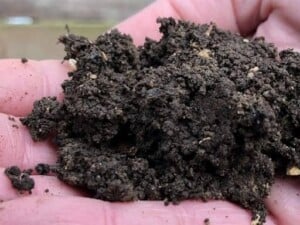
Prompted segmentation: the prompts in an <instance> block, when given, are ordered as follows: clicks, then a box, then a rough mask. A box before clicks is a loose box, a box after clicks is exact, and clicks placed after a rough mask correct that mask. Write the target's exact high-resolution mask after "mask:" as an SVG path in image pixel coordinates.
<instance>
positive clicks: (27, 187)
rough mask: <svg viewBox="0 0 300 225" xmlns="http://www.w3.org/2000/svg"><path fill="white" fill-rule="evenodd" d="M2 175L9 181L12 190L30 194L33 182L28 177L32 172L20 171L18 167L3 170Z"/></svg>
mask: <svg viewBox="0 0 300 225" xmlns="http://www.w3.org/2000/svg"><path fill="white" fill-rule="evenodd" d="M4 173H5V174H6V176H7V177H8V178H9V179H10V181H11V183H12V185H13V187H14V188H16V189H17V190H19V191H20V192H22V191H26V192H29V193H30V194H31V190H32V189H33V188H34V180H33V179H32V178H31V177H30V175H31V173H32V170H31V169H29V170H24V171H21V170H20V168H19V167H17V166H12V167H8V168H6V169H5V171H4Z"/></svg>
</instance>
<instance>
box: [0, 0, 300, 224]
mask: <svg viewBox="0 0 300 225" xmlns="http://www.w3.org/2000/svg"><path fill="white" fill-rule="evenodd" d="M170 2H171V3H170ZM192 2H194V4H192ZM240 2H241V1H240ZM240 2H237V1H236V2H233V3H231V2H230V1H222V2H220V1H204V0H202V1H200V0H198V1H189V2H187V1H185V2H184V1H179V0H178V1H167V0H164V1H163V0H162V1H157V2H155V3H154V4H153V5H151V6H149V7H148V8H147V9H145V10H144V11H143V12H142V13H140V14H138V15H136V16H134V17H132V18H130V19H129V20H127V21H125V22H124V23H122V24H120V26H119V28H120V29H121V30H122V31H123V32H127V33H131V34H132V35H133V36H134V38H135V41H136V43H138V44H140V43H142V40H143V39H144V36H145V35H146V36H150V37H153V38H157V37H158V33H157V31H156V30H157V28H156V25H155V19H156V17H158V16H160V17H165V16H175V17H176V18H183V19H186V20H192V21H195V22H209V21H211V20H212V21H214V22H216V23H217V24H218V25H219V26H221V27H223V28H226V29H230V30H232V31H241V33H242V34H243V35H251V33H253V31H254V30H255V27H258V29H257V32H256V33H257V35H258V36H261V35H264V36H266V38H267V39H268V40H269V41H273V42H275V43H276V44H277V45H278V46H279V47H281V48H286V47H294V48H296V49H300V46H299V43H300V42H299V41H298V42H297V40H299V38H300V33H297V31H298V30H300V29H299V26H300V25H299V24H298V25H297V24H296V22H297V21H299V19H300V16H299V15H298V14H297V10H296V9H297V6H296V5H295V4H294V5H292V4H289V5H288V3H287V1H286V2H285V3H284V4H282V3H280V1H264V2H262V4H259V2H258V1H249V2H247V4H246V3H244V5H242V3H240ZM243 2H244V1H243ZM200 3H202V4H200ZM291 5H292V7H290V6H291ZM288 6H289V8H288ZM189 7H190V8H189ZM259 7H261V8H259ZM233 8H235V13H233V11H234V10H233ZM271 8H273V10H269V9H271ZM299 8H300V5H299V6H298V9H299ZM175 9H177V10H175ZM288 10H291V11H288ZM293 10H295V12H294V13H293V12H292V11H293ZM193 12H194V13H193ZM256 12H260V16H255V15H254V14H257V13H256ZM234 14H235V15H236V16H235V15H234ZM267 16H269V17H268V18H269V19H268V20H267V21H266V22H265V23H261V21H262V20H263V19H264V18H265V17H267ZM256 17H257V19H256V20H252V18H256ZM237 21H238V22H237ZM297 26H298V27H297ZM270 31H271V32H272V33H271V32H270ZM297 45H298V46H297ZM68 70H69V68H68V65H67V64H60V62H58V61H40V62H36V61H29V62H28V63H26V64H22V63H21V62H20V60H2V61H0V112H1V113H0V167H2V168H5V167H7V166H11V165H18V166H20V167H21V168H23V169H25V168H33V167H34V166H35V165H36V164H37V163H40V162H44V163H49V164H53V163H54V162H55V161H56V156H55V150H54V148H53V146H51V145H50V143H45V142H42V143H35V142H33V141H32V140H31V137H30V135H29V133H28V131H27V129H26V128H24V127H23V126H22V125H21V124H20V123H19V120H18V118H16V119H15V121H12V120H9V119H8V116H9V115H12V116H15V117H21V116H24V115H26V114H28V113H29V112H30V111H31V109H32V104H33V102H34V100H36V99H40V98H41V97H43V96H53V95H56V96H58V97H59V98H62V95H61V88H60V84H61V83H62V81H63V80H64V79H66V78H67V71H68ZM14 124H15V125H17V126H13V125H14ZM17 127H18V128H17ZM3 170H4V169H1V170H0V199H2V200H4V202H3V203H0V224H1V225H2V224H3V225H6V224H9V225H14V224H26V225H33V224H60V225H61V224H69V225H75V224H76V225H81V224H82V225H83V224H87V225H89V224H93V225H97V224H104V225H108V224H116V225H118V224H124V225H126V224H130V225H131V224H132V225H134V224H155V223H156V224H157V225H163V224H185V225H194V224H204V219H205V218H209V220H210V224H239V225H243V224H249V223H250V220H251V216H250V214H249V212H247V211H246V210H243V209H241V208H239V207H237V206H235V205H233V204H231V203H228V202H224V201H210V202H208V203H203V202H200V201H185V202H182V203H180V204H179V205H178V206H168V207H165V206H164V205H163V203H162V202H153V201H148V202H143V201H140V202H135V203H107V202H103V201H100V200H94V199H89V198H85V197H84V194H83V193H81V192H79V191H77V190H75V189H72V188H70V187H68V186H67V185H65V184H63V183H61V182H60V181H58V180H57V179H56V178H55V177H53V176H38V175H34V176H33V177H34V179H35V181H36V187H35V189H33V193H32V195H31V196H26V197H22V195H20V194H18V193H16V192H15V190H13V189H12V188H11V185H10V183H9V181H8V179H7V178H6V177H5V176H4V173H3ZM46 189H49V192H48V193H45V190H46ZM299 193H300V183H299V180H296V179H293V180H292V179H289V180H288V179H285V180H278V181H277V182H276V184H275V185H274V187H273V189H272V193H271V196H270V197H269V198H268V199H267V200H266V204H267V207H268V209H269V211H270V215H269V216H268V218H267V223H266V224H269V225H271V224H278V225H296V224H299V222H298V221H300V211H299V209H300V201H299V198H300V197H299Z"/></svg>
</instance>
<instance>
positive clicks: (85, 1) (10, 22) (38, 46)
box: [0, 0, 152, 59]
mask: <svg viewBox="0 0 300 225" xmlns="http://www.w3.org/2000/svg"><path fill="white" fill-rule="evenodd" d="M150 2H152V0H0V58H21V57H26V58H30V59H62V58H63V56H64V52H63V46H62V45H58V44H57V38H58V37H59V36H60V35H62V34H65V33H66V30H65V25H66V24H68V25H69V28H70V30H71V32H72V33H75V34H79V35H83V36H87V37H89V38H91V39H95V38H96V37H97V36H98V35H99V34H100V33H102V32H104V31H106V30H107V29H109V28H110V27H112V26H113V25H115V24H117V23H118V22H120V21H121V20H123V19H125V18H127V17H128V16H130V15H132V14H134V13H135V12H137V11H138V10H140V9H141V8H143V7H145V6H146V5H147V4H149V3H150Z"/></svg>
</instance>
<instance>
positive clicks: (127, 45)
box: [21, 18, 300, 224]
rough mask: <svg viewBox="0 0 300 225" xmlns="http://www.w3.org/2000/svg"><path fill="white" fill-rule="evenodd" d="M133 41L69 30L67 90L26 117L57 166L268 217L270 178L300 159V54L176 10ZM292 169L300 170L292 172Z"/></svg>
mask: <svg viewBox="0 0 300 225" xmlns="http://www.w3.org/2000/svg"><path fill="white" fill-rule="evenodd" d="M159 23H160V24H161V26H160V32H161V33H162V34H163V37H162V38H161V40H159V41H154V40H150V39H147V40H146V42H145V44H144V45H143V46H141V47H138V48H137V47H135V45H134V44H133V42H132V39H131V37H130V36H127V35H124V34H121V33H119V32H118V31H117V30H113V31H111V32H110V33H106V34H103V35H100V36H99V37H98V38H97V39H96V40H95V41H93V42H92V41H89V40H88V39H87V38H85V37H80V36H76V35H73V34H67V35H64V36H62V37H60V39H59V41H60V42H61V43H63V44H64V45H65V51H66V57H65V60H70V62H71V64H72V65H73V66H74V67H76V70H75V71H74V72H70V73H69V76H70V80H66V81H65V82H64V83H63V84H62V87H63V91H64V96H65V98H64V100H63V101H62V102H59V101H57V100H56V98H55V97H48V98H43V99H41V100H39V101H37V102H35V104H34V109H33V111H32V113H31V114H30V115H28V116H27V117H26V118H23V119H22V120H21V121H22V123H23V124H24V125H26V126H27V127H28V128H29V130H30V132H31V135H32V137H33V139H34V140H36V141H40V140H43V139H45V138H47V137H49V136H50V135H51V136H54V140H53V141H54V143H55V144H56V145H57V146H58V162H57V165H56V166H57V171H56V172H57V176H58V177H59V178H60V179H61V180H63V181H64V182H66V183H68V184H71V185H74V186H79V187H82V188H84V189H86V190H88V191H89V192H90V193H91V196H93V197H95V198H99V199H103V200H108V201H131V200H137V199H140V200H165V201H172V202H179V201H181V200H184V199H203V200H209V199H225V200H229V201H232V202H235V203H238V204H239V205H241V206H243V207H244V208H247V209H250V210H251V211H252V212H253V221H254V222H255V224H261V223H263V221H265V215H266V209H265V206H264V202H263V200H264V198H265V197H267V196H268V194H269V192H270V187H271V186H272V184H273V182H274V177H275V176H281V175H285V174H286V173H287V171H289V169H290V168H294V169H295V170H296V171H297V169H299V168H300V147H299V144H300V110H299V108H300V82H299V79H300V54H299V53H296V52H293V51H292V50H284V51H281V52H278V51H277V50H276V48H275V47H274V45H272V44H269V43H265V42H264V39H263V38H256V39H254V40H248V39H244V38H243V37H241V36H239V35H236V34H232V33H230V32H226V31H223V30H221V29H218V28H217V27H216V26H215V25H213V24H208V25H196V24H193V23H189V22H184V21H178V22H175V20H174V19H172V18H168V19H159ZM294 175H297V173H296V174H295V173H294Z"/></svg>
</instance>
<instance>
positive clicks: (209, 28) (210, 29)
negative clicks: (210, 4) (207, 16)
mask: <svg viewBox="0 0 300 225" xmlns="http://www.w3.org/2000/svg"><path fill="white" fill-rule="evenodd" d="M212 29H213V24H209V27H208V29H207V31H205V35H206V36H207V37H209V35H210V32H211V31H212Z"/></svg>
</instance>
